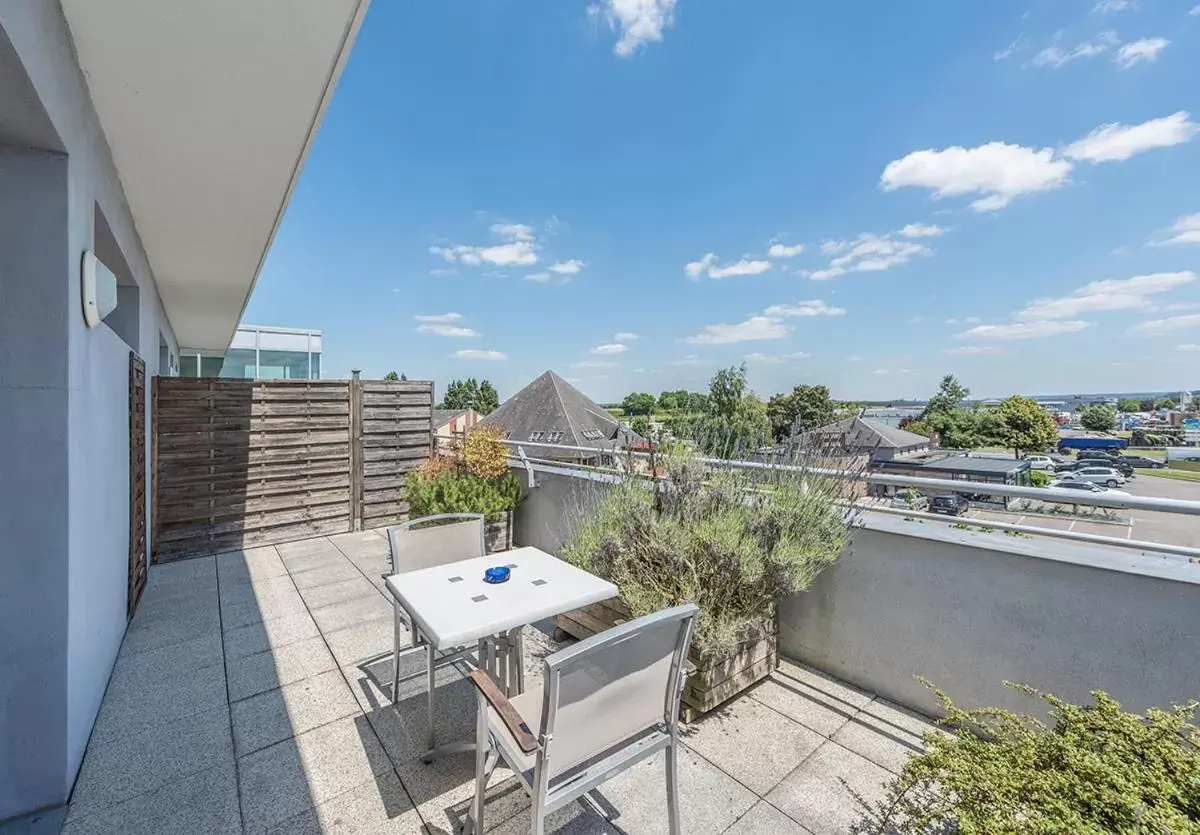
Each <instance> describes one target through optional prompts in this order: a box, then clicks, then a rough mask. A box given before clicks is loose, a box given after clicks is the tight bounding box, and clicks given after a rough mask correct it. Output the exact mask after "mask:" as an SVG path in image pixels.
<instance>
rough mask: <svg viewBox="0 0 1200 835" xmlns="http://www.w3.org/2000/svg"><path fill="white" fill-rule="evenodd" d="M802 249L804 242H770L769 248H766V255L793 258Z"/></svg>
mask: <svg viewBox="0 0 1200 835" xmlns="http://www.w3.org/2000/svg"><path fill="white" fill-rule="evenodd" d="M803 251H804V244H793V245H792V246H788V245H787V244H771V248H770V249H768V250H767V255H769V256H770V257H771V258H795V257H796V256H797V255H799V254H800V253H801V252H803Z"/></svg>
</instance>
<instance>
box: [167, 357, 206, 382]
mask: <svg viewBox="0 0 1200 835" xmlns="http://www.w3.org/2000/svg"><path fill="white" fill-rule="evenodd" d="M160 373H161V372H160ZM179 376H180V377H199V376H200V358H199V357H198V356H196V355H195V354H180V355H179Z"/></svg>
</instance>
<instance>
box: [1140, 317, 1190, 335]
mask: <svg viewBox="0 0 1200 835" xmlns="http://www.w3.org/2000/svg"><path fill="white" fill-rule="evenodd" d="M1187 328H1200V313H1189V314H1187V315H1186V316H1169V317H1167V318H1166V319H1151V320H1150V321H1148V322H1139V323H1138V324H1136V325H1134V326H1133V327H1132V328H1130V329H1129V332H1130V333H1132V334H1136V335H1137V336H1159V335H1161V334H1164V333H1174V332H1175V331H1181V330H1185V329H1187Z"/></svg>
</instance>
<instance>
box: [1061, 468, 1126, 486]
mask: <svg viewBox="0 0 1200 835" xmlns="http://www.w3.org/2000/svg"><path fill="white" fill-rule="evenodd" d="M1059 481H1060V482H1063V481H1090V482H1092V483H1093V484H1103V485H1104V486H1106V487H1120V486H1121V485H1122V484H1124V483H1125V476H1123V475H1121V474H1120V473H1119V472H1117V471H1116V470H1114V469H1113V468H1112V467H1080V468H1078V469H1076V470H1071V471H1070V472H1067V473H1063V474H1062V478H1060V479H1059Z"/></svg>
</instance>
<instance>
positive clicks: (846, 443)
mask: <svg viewBox="0 0 1200 835" xmlns="http://www.w3.org/2000/svg"><path fill="white" fill-rule="evenodd" d="M809 434H810V435H811V436H813V437H815V438H818V439H821V440H830V439H833V438H837V439H840V442H841V444H842V446H843V447H844V449H845V451H846V452H849V453H852V454H854V455H867V456H870V459H871V461H872V462H875V461H891V460H893V459H896V458H902V457H906V456H911V455H918V454H920V453H924V452H929V450H930V448H931V446H932V444H933V441H931V440H930V439H929V438H926V437H925V436H924V435H918V434H916V433H915V432H908V431H907V430H904V429H897V428H896V427H894V426H888V425H887V424H886V423H883V422H881V421H878V420H872V419H871V418H864V417H852V418H846V419H845V420H839V421H835V422H834V423H831V424H828V425H827V426H822V427H820V428H818V429H813V430H812V431H811V432H810V433H809Z"/></svg>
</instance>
